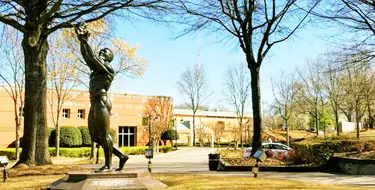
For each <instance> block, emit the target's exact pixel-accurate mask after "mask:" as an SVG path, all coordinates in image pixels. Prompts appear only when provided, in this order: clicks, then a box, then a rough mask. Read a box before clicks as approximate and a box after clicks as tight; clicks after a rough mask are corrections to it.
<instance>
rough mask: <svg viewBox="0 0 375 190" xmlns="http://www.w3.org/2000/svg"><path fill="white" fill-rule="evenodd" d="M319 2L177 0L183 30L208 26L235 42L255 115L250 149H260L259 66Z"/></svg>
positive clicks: (211, 31) (213, 31)
mask: <svg viewBox="0 0 375 190" xmlns="http://www.w3.org/2000/svg"><path fill="white" fill-rule="evenodd" d="M319 2H320V0H315V1H303V0H301V1H297V0H284V1H276V0H264V1H256V0H249V1H248V0H244V1H238V0H217V1H213V0H200V1H196V0H179V1H178V5H179V6H180V10H179V11H180V12H179V13H180V15H179V19H180V20H179V21H180V22H181V23H186V24H187V25H188V27H187V29H186V30H185V31H183V33H182V34H186V33H190V32H195V31H197V30H201V29H203V30H207V31H208V32H210V34H212V33H216V34H218V36H219V38H222V39H223V38H225V37H228V38H229V39H230V38H231V39H234V40H236V41H237V42H238V44H239V46H240V48H241V49H242V51H243V52H244V54H245V58H246V59H245V60H246V62H247V66H248V69H249V70H250V76H251V77H250V79H251V92H252V103H253V105H252V106H253V117H254V120H253V122H254V137H253V143H252V147H253V149H252V151H253V153H254V152H255V151H257V150H258V149H261V144H262V140H261V136H262V130H261V126H262V117H261V105H260V102H261V99H260V81H259V80H260V79H259V75H260V67H261V65H262V63H263V61H264V59H265V58H266V56H267V54H268V53H269V51H270V50H271V48H272V47H274V46H275V45H276V44H278V43H281V42H284V41H285V40H287V39H288V38H290V37H291V36H292V35H293V34H294V33H295V32H296V31H297V30H298V29H299V28H301V26H303V25H304V23H306V18H307V17H308V15H309V14H310V13H311V11H312V9H313V8H314V7H315V6H316V5H317V4H318V3H319Z"/></svg>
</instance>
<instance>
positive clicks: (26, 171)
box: [7, 164, 91, 177]
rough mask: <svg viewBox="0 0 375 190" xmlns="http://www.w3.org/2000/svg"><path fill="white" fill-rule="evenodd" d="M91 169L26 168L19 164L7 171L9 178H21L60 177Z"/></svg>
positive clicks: (74, 167)
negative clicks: (72, 172)
mask: <svg viewBox="0 0 375 190" xmlns="http://www.w3.org/2000/svg"><path fill="white" fill-rule="evenodd" d="M90 170H91V169H88V168H82V167H79V166H75V165H43V166H27V165H25V164H21V165H19V166H17V167H15V168H12V169H7V172H8V175H9V177H21V176H30V175H60V174H67V173H68V172H71V171H90Z"/></svg>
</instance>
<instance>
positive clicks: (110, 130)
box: [109, 128, 117, 144]
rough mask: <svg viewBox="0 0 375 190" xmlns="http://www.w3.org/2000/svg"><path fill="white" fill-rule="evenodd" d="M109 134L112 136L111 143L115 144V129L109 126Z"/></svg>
mask: <svg viewBox="0 0 375 190" xmlns="http://www.w3.org/2000/svg"><path fill="white" fill-rule="evenodd" d="M109 135H111V137H112V142H113V144H116V143H117V133H116V130H114V129H112V128H109Z"/></svg>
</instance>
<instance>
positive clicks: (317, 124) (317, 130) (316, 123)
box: [314, 105, 319, 136]
mask: <svg viewBox="0 0 375 190" xmlns="http://www.w3.org/2000/svg"><path fill="white" fill-rule="evenodd" d="M318 114H319V113H318V106H317V105H316V107H315V115H314V117H315V129H316V136H319V117H318Z"/></svg>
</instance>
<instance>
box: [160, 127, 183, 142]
mask: <svg viewBox="0 0 375 190" xmlns="http://www.w3.org/2000/svg"><path fill="white" fill-rule="evenodd" d="M178 138H179V137H178V133H177V132H176V130H173V129H168V130H166V131H164V132H163V134H162V135H161V140H162V141H164V144H166V141H167V140H170V141H172V140H177V139H178Z"/></svg>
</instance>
